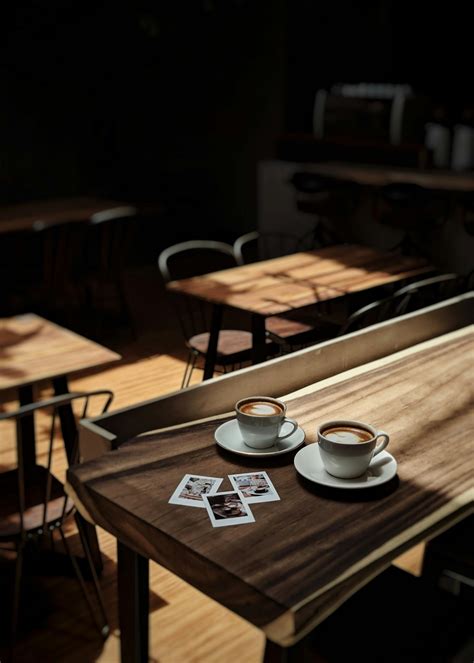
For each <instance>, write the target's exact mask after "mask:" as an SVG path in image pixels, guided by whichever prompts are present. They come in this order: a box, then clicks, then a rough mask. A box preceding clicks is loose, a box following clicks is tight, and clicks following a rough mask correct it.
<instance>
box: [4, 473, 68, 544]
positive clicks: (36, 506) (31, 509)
mask: <svg viewBox="0 0 474 663" xmlns="http://www.w3.org/2000/svg"><path fill="white" fill-rule="evenodd" d="M50 476H51V490H50V499H49V502H48V508H47V514H46V516H47V517H46V525H48V524H49V523H55V522H57V521H62V520H63V519H64V515H68V514H69V513H70V512H71V511H72V509H73V507H74V504H73V502H72V500H71V499H70V498H67V504H66V509H65V510H64V498H65V493H64V487H63V484H62V483H61V482H60V481H58V479H56V477H55V476H54V475H52V474H51V475H50ZM47 477H48V470H47V469H46V468H45V467H43V466H41V465H35V466H33V467H32V468H31V469H29V470H28V471H27V472H26V473H25V510H24V513H23V529H24V530H26V531H33V530H37V529H39V528H41V527H42V526H43V521H44V503H45V496H46V481H47ZM0 495H1V499H0V540H1V539H11V538H12V537H16V536H19V535H20V534H21V530H22V528H21V520H20V511H19V506H18V470H10V471H8V472H2V473H0Z"/></svg>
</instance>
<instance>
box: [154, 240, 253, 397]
mask: <svg viewBox="0 0 474 663" xmlns="http://www.w3.org/2000/svg"><path fill="white" fill-rule="evenodd" d="M199 251H202V252H206V253H209V254H213V253H215V255H216V256H218V255H221V256H226V257H228V258H230V259H231V261H232V263H233V264H234V263H235V266H237V263H236V261H235V256H234V251H233V248H232V246H230V244H226V243H225V242H218V241H212V240H190V241H187V242H180V243H178V244H174V245H173V246H170V247H168V248H167V249H164V251H162V252H161V253H160V255H159V256H158V269H159V271H160V273H161V276H162V278H163V280H164V282H165V283H169V282H170V281H172V280H175V279H179V278H184V277H183V275H182V274H177V273H174V272H173V270H172V268H171V266H170V260H171V259H172V258H173V257H175V256H183V255H184V254H186V253H188V254H190V253H191V252H196V253H198V252H199ZM209 271H210V268H209V264H208V263H206V264H205V265H204V271H201V272H199V270H198V271H197V272H194V273H193V274H192V275H193V276H199V275H200V274H203V273H207V272H209ZM172 302H173V306H174V309H175V312H176V316H177V319H178V323H179V326H180V329H181V332H182V334H183V337H184V340H185V343H186V345H187V347H188V351H189V352H188V358H187V362H186V368H185V371H184V375H183V380H182V382H181V388H182V389H183V388H184V387H187V386H188V385H189V382H190V380H191V376H192V373H193V371H194V368H195V367H196V362H197V360H198V358H199V357H200V356H205V355H204V354H203V353H201V352H199V351H198V350H196V349H195V348H193V347H191V346H190V345H189V339H190V338H192V337H193V336H195V335H197V334H199V333H206V332H208V330H209V328H210V308H209V305H208V304H206V302H204V301H201V300H200V299H196V298H191V297H187V296H186V295H180V294H178V293H174V294H173V297H172ZM248 359H250V356H247V353H243V354H242V353H240V354H238V355H230V356H228V357H225V358H223V357H219V358H218V362H219V365H220V366H222V367H223V369H224V371H223V372H226V369H227V368H230V369H231V370H233V369H234V368H235V367H236V366H240V365H241V364H242V362H244V361H247V360H248Z"/></svg>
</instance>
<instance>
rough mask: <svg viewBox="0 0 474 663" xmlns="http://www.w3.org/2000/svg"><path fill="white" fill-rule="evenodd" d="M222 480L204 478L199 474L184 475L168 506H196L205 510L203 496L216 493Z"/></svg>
mask: <svg viewBox="0 0 474 663" xmlns="http://www.w3.org/2000/svg"><path fill="white" fill-rule="evenodd" d="M222 481H223V479H220V478H218V477H205V476H201V475H199V474H185V475H184V477H183V478H182V480H181V481H180V482H179V484H178V487H177V488H176V490H175V491H174V493H173V494H172V495H171V497H170V499H169V500H168V504H181V505H182V506H197V507H200V508H201V509H205V508H206V505H205V503H204V501H203V496H204V495H212V494H213V493H215V492H217V489H218V488H219V486H220V485H221V483H222Z"/></svg>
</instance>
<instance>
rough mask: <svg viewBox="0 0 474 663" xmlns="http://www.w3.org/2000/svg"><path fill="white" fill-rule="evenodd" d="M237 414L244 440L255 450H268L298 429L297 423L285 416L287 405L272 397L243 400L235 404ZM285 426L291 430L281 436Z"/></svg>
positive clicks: (250, 397)
mask: <svg viewBox="0 0 474 663" xmlns="http://www.w3.org/2000/svg"><path fill="white" fill-rule="evenodd" d="M235 413H236V417H237V423H238V425H239V429H240V434H241V435H242V440H243V441H244V443H245V444H246V445H247V446H248V447H252V448H254V449H267V448H268V447H271V446H273V445H274V444H276V442H278V441H279V440H284V439H285V438H287V437H289V436H290V435H292V434H293V433H294V432H295V431H296V429H297V428H298V424H297V423H296V421H294V420H293V419H289V418H288V417H286V416H285V415H286V405H285V403H283V402H282V401H278V400H277V399H276V398H271V397H270V396H249V397H247V398H242V399H241V400H240V401H238V402H237V403H236V404H235ZM285 424H288V425H289V426H291V430H290V431H289V432H287V433H285V435H280V432H281V429H282V427H283V426H284V425H285ZM285 428H287V426H285Z"/></svg>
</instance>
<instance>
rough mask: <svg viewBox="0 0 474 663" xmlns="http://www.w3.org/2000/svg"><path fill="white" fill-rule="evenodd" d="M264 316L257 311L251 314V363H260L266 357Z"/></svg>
mask: <svg viewBox="0 0 474 663" xmlns="http://www.w3.org/2000/svg"><path fill="white" fill-rule="evenodd" d="M265 339H266V332H265V318H264V317H263V316H261V315H258V314H257V313H253V314H252V363H253V364H260V363H261V362H262V361H265V359H266V356H267V355H266V343H265Z"/></svg>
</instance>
